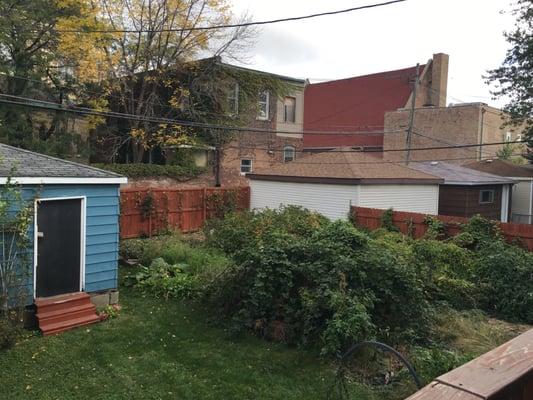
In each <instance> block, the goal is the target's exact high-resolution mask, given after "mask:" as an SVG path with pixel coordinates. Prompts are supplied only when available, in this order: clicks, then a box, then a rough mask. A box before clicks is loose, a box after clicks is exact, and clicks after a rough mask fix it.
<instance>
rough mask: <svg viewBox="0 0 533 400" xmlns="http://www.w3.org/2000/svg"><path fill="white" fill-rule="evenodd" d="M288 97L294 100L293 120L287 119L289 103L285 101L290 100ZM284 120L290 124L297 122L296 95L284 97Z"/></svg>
mask: <svg viewBox="0 0 533 400" xmlns="http://www.w3.org/2000/svg"><path fill="white" fill-rule="evenodd" d="M288 99H290V100H292V101H293V107H294V110H293V113H292V117H293V120H292V121H289V120H288V119H287V104H286V103H285V101H286V100H288ZM283 121H284V122H286V123H288V124H294V123H296V97H294V96H285V97H284V98H283Z"/></svg>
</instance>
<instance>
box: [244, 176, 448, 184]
mask: <svg viewBox="0 0 533 400" xmlns="http://www.w3.org/2000/svg"><path fill="white" fill-rule="evenodd" d="M246 177H247V178H249V179H252V180H257V181H272V182H294V183H322V184H329V185H390V184H396V185H438V184H442V183H444V180H443V179H431V178H428V179H413V178H330V177H312V176H286V175H267V174H246Z"/></svg>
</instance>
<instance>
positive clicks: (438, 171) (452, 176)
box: [409, 161, 514, 185]
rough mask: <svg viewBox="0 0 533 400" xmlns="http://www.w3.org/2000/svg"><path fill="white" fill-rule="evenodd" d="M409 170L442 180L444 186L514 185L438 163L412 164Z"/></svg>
mask: <svg viewBox="0 0 533 400" xmlns="http://www.w3.org/2000/svg"><path fill="white" fill-rule="evenodd" d="M409 168H412V169H416V170H418V171H421V172H425V173H426V174H431V175H436V176H438V177H440V178H442V179H444V184H445V185H504V184H511V183H514V181H513V180H512V179H508V178H504V177H502V176H497V175H493V174H488V173H486V172H481V171H476V170H474V169H470V168H465V167H461V166H460V165H454V164H448V163H445V162H440V161H435V162H414V163H410V164H409Z"/></svg>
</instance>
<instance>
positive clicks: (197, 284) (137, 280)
mask: <svg viewBox="0 0 533 400" xmlns="http://www.w3.org/2000/svg"><path fill="white" fill-rule="evenodd" d="M124 243H127V244H126V245H125V246H121V252H122V254H123V256H124V257H131V258H136V259H138V260H139V261H140V263H141V265H142V266H141V269H140V271H139V272H138V273H137V274H134V275H132V276H130V277H129V278H128V279H126V284H130V285H134V286H136V287H137V288H139V289H142V290H143V291H146V292H149V293H152V294H155V295H156V296H162V297H165V298H169V297H190V296H192V295H194V294H197V293H198V292H199V291H200V289H202V288H203V287H204V286H207V285H210V284H211V283H212V282H213V280H215V279H216V278H217V277H218V276H219V275H220V274H222V273H223V272H224V271H225V270H226V269H227V268H228V267H229V265H230V264H231V261H230V260H229V259H228V258H227V257H226V256H224V255H223V254H221V253H220V251H218V250H216V249H211V248H207V247H203V246H192V245H190V244H188V243H186V242H184V241H183V238H182V236H181V235H180V234H178V233H172V234H169V235H162V236H157V237H154V238H151V239H133V240H127V241H124ZM124 243H123V244H124Z"/></svg>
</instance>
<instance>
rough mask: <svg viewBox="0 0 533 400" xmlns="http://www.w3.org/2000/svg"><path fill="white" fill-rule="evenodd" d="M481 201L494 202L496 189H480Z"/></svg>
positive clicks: (484, 202)
mask: <svg viewBox="0 0 533 400" xmlns="http://www.w3.org/2000/svg"><path fill="white" fill-rule="evenodd" d="M479 203H480V204H490V203H494V190H480V191H479Z"/></svg>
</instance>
